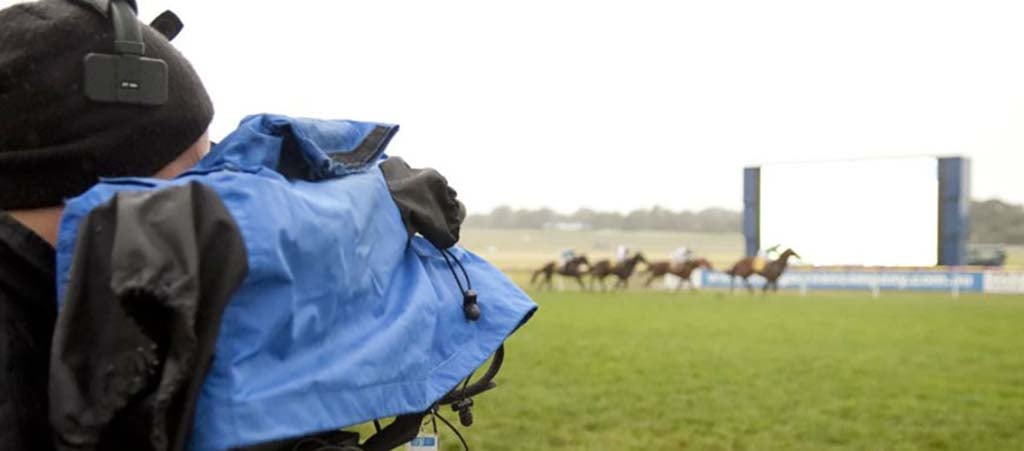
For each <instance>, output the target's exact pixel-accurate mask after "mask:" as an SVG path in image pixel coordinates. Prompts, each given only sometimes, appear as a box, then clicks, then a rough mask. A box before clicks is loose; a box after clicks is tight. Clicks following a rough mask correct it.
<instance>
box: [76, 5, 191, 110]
mask: <svg viewBox="0 0 1024 451" xmlns="http://www.w3.org/2000/svg"><path fill="white" fill-rule="evenodd" d="M77 1H78V2H79V3H83V4H85V5H87V6H89V7H91V8H93V9H95V10H96V11H98V12H99V13H100V14H102V15H103V16H104V17H109V18H110V20H111V22H112V23H113V25H114V52H115V53H113V54H109V53H89V54H87V55H85V60H84V62H85V78H84V83H83V87H84V90H85V96H86V97H87V98H88V99H89V100H93V101H96V102H104V103H119V104H129V105H147V106H159V105H163V104H164V103H166V102H167V62H166V61H164V60H162V59H158V58H147V57H146V56H145V55H146V44H145V43H144V42H143V40H142V24H141V23H140V22H139V20H138V18H137V17H136V13H137V11H138V6H137V5H136V3H135V0H77ZM151 25H152V26H153V28H156V29H157V30H158V31H159V32H160V33H162V34H163V35H164V36H166V37H167V39H168V40H171V39H173V38H174V37H175V36H177V34H178V33H179V32H180V31H181V29H182V23H181V20H180V19H178V16H176V15H175V14H174V13H172V12H170V11H165V12H164V13H163V14H161V15H160V16H159V17H157V18H156V20H154V21H153V23H152V24H151Z"/></svg>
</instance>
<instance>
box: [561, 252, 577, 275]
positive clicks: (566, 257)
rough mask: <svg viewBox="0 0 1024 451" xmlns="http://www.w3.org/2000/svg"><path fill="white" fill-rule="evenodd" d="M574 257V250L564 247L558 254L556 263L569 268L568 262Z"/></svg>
mask: <svg viewBox="0 0 1024 451" xmlns="http://www.w3.org/2000/svg"><path fill="white" fill-rule="evenodd" d="M574 258H576V251H574V250H572V249H565V250H563V251H562V253H560V254H558V264H559V266H561V267H562V268H563V269H566V270H568V269H569V262H571V261H572V259H574Z"/></svg>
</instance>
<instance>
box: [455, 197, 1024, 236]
mask: <svg viewBox="0 0 1024 451" xmlns="http://www.w3.org/2000/svg"><path fill="white" fill-rule="evenodd" d="M808 214H814V212H813V211H808ZM742 220H743V219H742V214H740V213H739V212H737V211H732V210H727V209H724V208H708V209H705V210H700V211H672V210H668V209H665V208H662V207H658V206H655V207H652V208H648V209H638V210H633V211H631V212H629V213H619V212H608V211H596V210H591V209H589V208H581V209H579V210H576V211H575V212H573V213H570V214H563V213H558V212H556V211H554V210H552V209H550V208H540V209H536V210H530V209H513V208H509V207H505V206H502V207H498V208H495V209H494V210H492V211H491V212H490V213H487V214H473V215H470V216H469V217H468V218H466V223H465V225H466V227H476V228H495V229H499V228H500V229H544V228H560V227H579V228H591V229H612V230H673V231H680V232H707V233H740V232H741V231H742ZM971 241H972V242H975V243H999V244H1020V245H1024V205H1016V204H1009V203H1006V202H1003V201H1000V200H995V199H992V200H985V201H974V202H972V203H971Z"/></svg>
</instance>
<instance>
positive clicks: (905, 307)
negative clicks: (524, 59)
mask: <svg viewBox="0 0 1024 451" xmlns="http://www.w3.org/2000/svg"><path fill="white" fill-rule="evenodd" d="M534 294H535V298H536V300H537V301H538V303H539V304H540V305H541V310H540V311H539V312H538V314H537V315H536V316H535V317H534V319H533V320H532V321H531V322H530V323H529V324H528V325H527V326H526V327H524V328H523V329H522V330H521V331H519V332H518V333H517V334H516V335H515V336H513V337H512V339H511V340H510V341H509V344H508V356H507V360H506V366H505V368H504V369H503V370H502V373H501V375H500V376H499V388H498V389H497V390H495V391H493V392H490V393H487V394H485V395H482V396H480V397H479V398H478V399H477V408H476V411H475V414H476V415H475V416H476V419H477V422H476V425H475V426H474V427H472V428H469V429H465V430H464V431H463V432H464V433H465V434H466V435H467V438H468V440H469V442H470V445H471V447H472V449H474V450H478V451H479V450H486V451H500V450H679V449H709V450H731V449H767V450H776V449H794V450H821V449H843V450H847V449H849V450H854V449H866V450H867V449H870V450H877V449H899V450H902V449H981V450H1012V449H1024V431H1022V429H1024V334H1022V330H1024V327H1022V326H1024V298H1021V297H993V296H989V297H982V296H967V295H965V296H962V297H960V298H959V299H956V300H954V299H950V298H949V297H948V296H943V295H921V294H891V295H889V294H887V295H883V297H882V298H881V299H871V298H870V297H868V296H865V295H862V294H830V293H818V294H812V296H809V297H806V298H800V297H797V296H794V295H786V294H779V295H775V296H770V297H767V298H764V297H760V296H758V297H747V296H736V297H732V296H728V295H722V294H716V293H703V294H697V295H693V294H680V295H674V294H668V293H656V292H627V293H616V294H592V293H581V292H564V293H548V292H544V293H534ZM446 413H447V416H448V418H449V419H451V420H453V421H454V419H455V417H456V416H455V415H454V414H453V413H450V412H446ZM442 445H443V448H442V449H445V450H457V449H461V447H460V446H458V441H457V440H456V439H455V438H454V437H453V436H452V435H451V434H450V433H446V432H443V433H442Z"/></svg>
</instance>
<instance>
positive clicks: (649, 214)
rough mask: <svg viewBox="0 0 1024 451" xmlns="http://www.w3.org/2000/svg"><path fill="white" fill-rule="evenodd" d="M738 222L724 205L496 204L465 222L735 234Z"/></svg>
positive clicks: (504, 226)
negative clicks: (605, 207) (562, 208)
mask: <svg viewBox="0 0 1024 451" xmlns="http://www.w3.org/2000/svg"><path fill="white" fill-rule="evenodd" d="M740 221H742V216H741V215H740V213H737V212H735V211H730V210H726V209H724V208H708V209H706V210H701V211H697V212H692V211H678V212H677V211H672V210H667V209H665V208H661V207H657V206H656V207H653V208H649V209H639V210H633V211H631V212H629V213H625V214H623V213H619V212H607V211H596V210H591V209H589V208H581V209H579V210H576V211H575V212H574V213H571V214H562V213H558V212H556V211H554V210H551V209H550V208H541V209H537V210H526V209H522V210H518V209H512V208H509V207H498V208H495V209H494V210H492V211H491V212H490V213H488V214H475V215H470V216H469V217H468V218H466V223H465V225H466V226H467V227H477V228H500V229H544V228H557V227H559V226H573V225H578V226H583V227H584V228H592V229H614V230H675V231H687V232H712V233H736V232H738V231H740V230H741V224H740Z"/></svg>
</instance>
